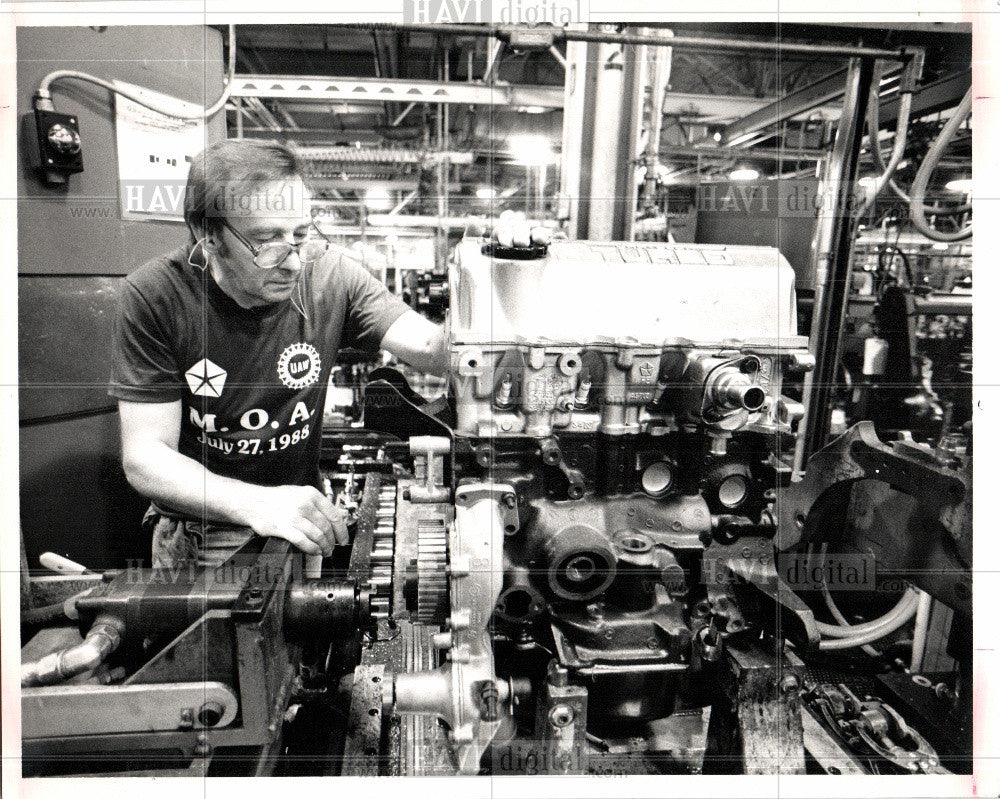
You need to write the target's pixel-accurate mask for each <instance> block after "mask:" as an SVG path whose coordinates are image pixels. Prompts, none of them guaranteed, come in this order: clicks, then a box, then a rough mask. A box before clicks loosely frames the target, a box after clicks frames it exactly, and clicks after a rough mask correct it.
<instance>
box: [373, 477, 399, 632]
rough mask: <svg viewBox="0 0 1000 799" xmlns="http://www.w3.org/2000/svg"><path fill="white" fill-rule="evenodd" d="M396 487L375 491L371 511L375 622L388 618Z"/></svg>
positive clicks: (393, 545)
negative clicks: (373, 515) (373, 528)
mask: <svg viewBox="0 0 1000 799" xmlns="http://www.w3.org/2000/svg"><path fill="white" fill-rule="evenodd" d="M396 493H397V491H396V485H395V484H390V485H384V486H381V487H380V488H379V494H378V505H377V506H376V511H375V530H374V531H373V534H372V552H371V560H370V564H371V574H370V576H369V579H368V587H369V588H370V589H371V592H372V594H371V609H372V610H371V612H372V616H374V617H375V618H376V619H388V618H389V614H390V612H391V605H392V568H393V561H394V556H395V538H396Z"/></svg>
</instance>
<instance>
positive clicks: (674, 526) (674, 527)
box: [670, 519, 684, 533]
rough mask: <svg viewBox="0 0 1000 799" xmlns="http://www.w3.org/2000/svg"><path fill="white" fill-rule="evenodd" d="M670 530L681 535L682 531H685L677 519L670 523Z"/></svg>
mask: <svg viewBox="0 0 1000 799" xmlns="http://www.w3.org/2000/svg"><path fill="white" fill-rule="evenodd" d="M670 529H671V530H673V531H674V532H675V533H679V532H680V531H681V530H683V529H684V525H683V524H681V522H680V519H677V520H675V521H673V522H671V523H670Z"/></svg>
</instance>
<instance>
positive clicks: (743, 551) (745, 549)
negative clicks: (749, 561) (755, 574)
mask: <svg viewBox="0 0 1000 799" xmlns="http://www.w3.org/2000/svg"><path fill="white" fill-rule="evenodd" d="M740 555H742V556H743V557H744V558H751V557H753V550H752V549H750V547H743V549H741V550H740Z"/></svg>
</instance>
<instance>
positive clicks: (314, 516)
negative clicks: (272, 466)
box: [247, 486, 350, 555]
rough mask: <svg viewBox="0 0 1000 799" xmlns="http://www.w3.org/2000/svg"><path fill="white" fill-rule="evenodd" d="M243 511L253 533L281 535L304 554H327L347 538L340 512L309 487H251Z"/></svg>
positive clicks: (343, 515)
mask: <svg viewBox="0 0 1000 799" xmlns="http://www.w3.org/2000/svg"><path fill="white" fill-rule="evenodd" d="M247 510H248V512H249V517H250V520H251V521H250V525H249V526H250V529H252V530H253V531H254V532H255V533H257V535H262V536H274V537H276V538H284V539H285V540H286V541H288V542H289V543H291V544H292V545H293V546H295V547H297V548H298V549H301V550H302V551H303V552H305V553H306V554H308V555H320V554H322V555H330V554H331V553H332V552H333V547H334V544H335V543H336V544H347V543H349V540H350V539H349V538H348V535H347V523H346V521H345V518H346V515H345V513H344V511H343V510H342V509H340V508H337V507H334V505H333V503H332V502H330V500H329V499H327V498H326V496H325V495H323V494H322V493H320V492H319V491H317V490H316V489H315V488H313V487H312V486H274V487H265V486H254V487H253V490H252V496H251V498H250V500H249V502H248V503H247Z"/></svg>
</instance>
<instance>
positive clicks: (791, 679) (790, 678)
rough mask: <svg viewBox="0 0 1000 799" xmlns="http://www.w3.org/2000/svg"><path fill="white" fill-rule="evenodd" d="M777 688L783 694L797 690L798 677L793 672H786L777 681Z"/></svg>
mask: <svg viewBox="0 0 1000 799" xmlns="http://www.w3.org/2000/svg"><path fill="white" fill-rule="evenodd" d="M778 688H779V689H780V691H781V693H783V694H790V693H791V692H792V691H797V690H798V689H799V678H798V677H796V676H795V675H794V674H786V675H785V676H784V677H782V678H781V682H780V683H778Z"/></svg>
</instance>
